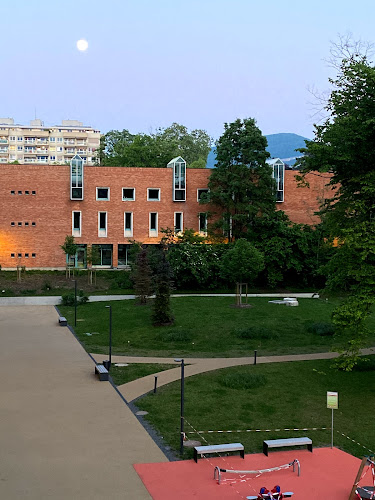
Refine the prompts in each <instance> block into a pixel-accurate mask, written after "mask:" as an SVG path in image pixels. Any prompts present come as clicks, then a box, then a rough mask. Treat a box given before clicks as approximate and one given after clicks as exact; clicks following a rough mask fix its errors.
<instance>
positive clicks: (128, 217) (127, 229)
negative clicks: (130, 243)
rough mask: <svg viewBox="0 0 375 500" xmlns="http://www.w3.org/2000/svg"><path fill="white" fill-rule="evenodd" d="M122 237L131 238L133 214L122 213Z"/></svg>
mask: <svg viewBox="0 0 375 500" xmlns="http://www.w3.org/2000/svg"><path fill="white" fill-rule="evenodd" d="M124 236H133V212H124Z"/></svg>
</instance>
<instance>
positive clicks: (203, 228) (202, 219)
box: [199, 212, 207, 236]
mask: <svg viewBox="0 0 375 500" xmlns="http://www.w3.org/2000/svg"><path fill="white" fill-rule="evenodd" d="M199 232H200V234H202V235H204V236H207V214H206V212H201V213H200V214H199Z"/></svg>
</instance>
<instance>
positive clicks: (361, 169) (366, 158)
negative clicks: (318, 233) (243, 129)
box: [300, 54, 375, 369]
mask: <svg viewBox="0 0 375 500" xmlns="http://www.w3.org/2000/svg"><path fill="white" fill-rule="evenodd" d="M330 83H331V84H332V86H333V89H332V91H331V93H330V96H329V99H328V102H327V105H326V108H325V109H326V111H327V113H328V118H327V119H326V120H325V122H324V123H323V124H322V125H318V126H316V127H315V139H314V140H313V141H308V142H307V143H306V148H303V149H302V150H301V151H302V152H303V153H304V157H303V158H302V160H301V161H300V166H301V167H302V176H301V178H302V179H303V176H304V175H305V174H306V173H308V172H311V171H320V172H323V171H324V172H330V173H331V174H332V176H331V180H330V185H331V186H332V188H335V194H334V196H333V198H331V199H327V200H325V201H324V204H323V205H322V208H321V212H320V215H321V217H322V219H323V222H324V226H325V228H326V230H327V231H328V233H329V236H330V239H331V241H332V240H334V239H336V240H337V241H338V248H337V251H336V253H335V255H334V256H333V258H332V259H331V262H330V265H329V267H328V269H329V280H328V285H329V286H331V287H333V286H334V287H337V286H338V285H340V286H342V287H346V288H349V290H350V295H349V297H348V299H347V301H346V302H345V303H343V304H342V305H341V306H339V307H338V308H337V309H336V311H335V313H334V315H333V321H334V323H335V325H336V327H337V332H338V336H339V338H341V339H342V340H343V347H342V349H343V351H342V356H341V357H340V358H339V361H338V362H339V366H340V367H342V368H344V369H351V368H352V367H353V366H354V364H355V363H356V362H357V359H358V354H359V349H360V347H362V346H363V345H364V342H365V339H366V333H367V332H366V328H365V326H364V324H365V320H366V318H367V317H368V315H369V314H370V313H371V310H372V306H373V304H374V302H375V159H374V158H375V155H374V153H375V67H374V65H373V64H372V63H370V62H369V61H368V60H367V58H366V57H365V56H362V55H358V54H352V55H350V56H348V57H345V58H344V59H343V60H342V62H341V65H340V67H339V72H338V75H337V77H336V78H335V79H330Z"/></svg>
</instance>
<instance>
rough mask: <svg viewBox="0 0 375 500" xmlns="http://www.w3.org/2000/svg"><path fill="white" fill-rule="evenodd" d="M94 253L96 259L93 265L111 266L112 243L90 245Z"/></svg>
mask: <svg viewBox="0 0 375 500" xmlns="http://www.w3.org/2000/svg"><path fill="white" fill-rule="evenodd" d="M92 247H93V249H94V251H95V254H96V255H97V260H96V262H95V264H93V265H95V266H103V267H111V266H112V253H113V246H112V245H94V244H93V245H92Z"/></svg>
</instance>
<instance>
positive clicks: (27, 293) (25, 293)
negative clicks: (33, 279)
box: [21, 289, 36, 295]
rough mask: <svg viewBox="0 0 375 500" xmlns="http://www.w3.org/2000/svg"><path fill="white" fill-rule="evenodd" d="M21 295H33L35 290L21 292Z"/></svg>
mask: <svg viewBox="0 0 375 500" xmlns="http://www.w3.org/2000/svg"><path fill="white" fill-rule="evenodd" d="M21 294H22V295H35V294H36V290H35V289H28V290H21Z"/></svg>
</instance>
